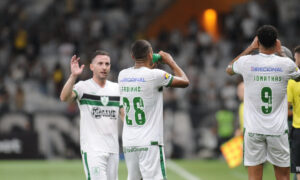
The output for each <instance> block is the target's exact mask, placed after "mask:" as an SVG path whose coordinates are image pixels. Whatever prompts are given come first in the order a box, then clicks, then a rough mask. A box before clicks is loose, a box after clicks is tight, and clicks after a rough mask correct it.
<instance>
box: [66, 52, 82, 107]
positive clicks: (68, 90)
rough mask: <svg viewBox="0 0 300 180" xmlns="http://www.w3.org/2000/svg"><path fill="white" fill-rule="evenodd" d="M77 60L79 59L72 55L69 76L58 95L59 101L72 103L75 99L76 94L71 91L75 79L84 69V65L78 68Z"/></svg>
mask: <svg viewBox="0 0 300 180" xmlns="http://www.w3.org/2000/svg"><path fill="white" fill-rule="evenodd" d="M79 60H80V58H79V57H78V58H77V57H76V55H74V56H73V57H72V58H71V62H70V66H71V75H70V77H69V79H68V80H67V82H66V84H65V85H64V87H63V89H62V91H61V93H60V100H61V101H72V100H74V99H75V98H76V94H75V92H74V91H73V86H74V84H75V82H76V79H77V77H78V76H79V75H80V74H81V73H82V71H83V68H84V65H81V66H80V67H79Z"/></svg>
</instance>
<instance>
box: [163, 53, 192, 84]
mask: <svg viewBox="0 0 300 180" xmlns="http://www.w3.org/2000/svg"><path fill="white" fill-rule="evenodd" d="M159 54H160V55H161V57H162V61H163V62H164V63H165V64H167V65H168V66H169V67H170V68H171V69H172V71H173V72H174V77H173V81H172V83H171V84H170V87H181V88H185V87H187V86H188V85H189V84H190V81H189V79H188V77H187V76H186V75H185V73H184V72H183V70H182V69H181V68H180V67H179V66H178V65H177V63H176V62H175V61H174V59H173V58H172V56H171V55H170V54H169V53H166V52H164V51H160V52H159Z"/></svg>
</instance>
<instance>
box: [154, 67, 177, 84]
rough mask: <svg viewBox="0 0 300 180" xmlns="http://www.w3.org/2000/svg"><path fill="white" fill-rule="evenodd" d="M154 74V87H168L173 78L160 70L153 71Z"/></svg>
mask: <svg viewBox="0 0 300 180" xmlns="http://www.w3.org/2000/svg"><path fill="white" fill-rule="evenodd" d="M154 74H155V82H154V84H155V86H156V87H162V86H166V87H168V86H170V85H171V84H172V81H173V78H174V76H173V75H172V74H169V73H167V72H166V71H163V70H160V69H154Z"/></svg>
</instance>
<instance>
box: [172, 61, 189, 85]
mask: <svg viewBox="0 0 300 180" xmlns="http://www.w3.org/2000/svg"><path fill="white" fill-rule="evenodd" d="M169 66H170V68H171V69H172V71H173V72H174V75H175V76H177V77H180V78H182V79H183V80H184V81H186V82H187V83H189V79H188V77H187V76H186V74H185V73H184V72H183V70H182V69H181V68H180V67H179V66H178V65H177V64H176V62H175V61H173V62H171V63H170V64H169Z"/></svg>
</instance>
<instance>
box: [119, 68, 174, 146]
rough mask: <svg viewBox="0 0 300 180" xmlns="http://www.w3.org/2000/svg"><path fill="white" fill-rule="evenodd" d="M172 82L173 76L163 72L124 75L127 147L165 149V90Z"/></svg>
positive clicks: (125, 72)
mask: <svg viewBox="0 0 300 180" xmlns="http://www.w3.org/2000/svg"><path fill="white" fill-rule="evenodd" d="M172 80H173V76H172V75H170V74H168V73H167V72H165V71H163V70H160V69H149V68H146V67H141V68H133V67H132V68H128V69H124V70H122V71H121V72H120V74H119V78H118V81H119V86H120V93H121V103H122V104H123V106H124V111H125V119H124V126H123V146H148V145H151V144H152V145H155V144H156V145H157V144H159V145H163V93H162V90H163V86H168V85H170V84H171V83H172Z"/></svg>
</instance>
